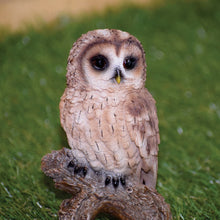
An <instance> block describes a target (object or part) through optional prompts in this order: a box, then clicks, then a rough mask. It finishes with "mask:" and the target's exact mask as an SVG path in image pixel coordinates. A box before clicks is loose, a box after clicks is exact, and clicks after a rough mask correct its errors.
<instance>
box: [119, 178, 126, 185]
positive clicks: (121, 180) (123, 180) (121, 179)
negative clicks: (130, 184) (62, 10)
mask: <svg viewBox="0 0 220 220" xmlns="http://www.w3.org/2000/svg"><path fill="white" fill-rule="evenodd" d="M120 182H121V185H122V186H125V184H126V181H125V177H120Z"/></svg>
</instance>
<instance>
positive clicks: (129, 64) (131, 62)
mask: <svg viewBox="0 0 220 220" xmlns="http://www.w3.org/2000/svg"><path fill="white" fill-rule="evenodd" d="M136 63H137V59H136V58H135V57H132V56H130V57H126V58H125V59H124V62H123V66H124V68H125V69H127V70H131V69H133V68H134V67H135V65H136Z"/></svg>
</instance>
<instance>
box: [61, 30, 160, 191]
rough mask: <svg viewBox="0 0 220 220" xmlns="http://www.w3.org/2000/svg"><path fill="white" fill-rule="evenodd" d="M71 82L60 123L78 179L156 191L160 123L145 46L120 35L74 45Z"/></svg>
mask: <svg viewBox="0 0 220 220" xmlns="http://www.w3.org/2000/svg"><path fill="white" fill-rule="evenodd" d="M66 78H67V87H66V89H65V91H64V94H63V95H62V97H61V101H60V105H59V108H60V120H61V125H62V127H63V129H64V131H65V132H66V135H67V140H68V143H69V145H70V147H71V150H72V153H73V155H74V157H75V158H76V159H77V160H76V161H71V164H70V166H71V167H72V168H73V169H74V173H75V174H76V175H81V176H83V177H84V178H86V177H87V176H88V177H90V178H97V179H99V181H100V179H101V181H100V184H101V185H102V186H103V187H106V188H112V189H114V190H116V189H117V188H118V187H123V188H125V187H126V185H134V184H144V185H146V186H147V187H149V188H155V186H156V180H157V169H158V144H159V142H160V139H159V129H158V118H157V112H156V107H155V100H154V99H153V97H152V96H151V94H150V93H149V92H148V90H147V89H146V88H145V80H146V62H145V53H144V50H143V47H142V45H141V43H140V42H139V41H138V40H137V39H136V38H135V37H134V36H132V35H130V34H129V33H127V32H123V31H120V30H114V29H103V30H94V31H90V32H88V33H87V34H84V35H82V36H81V37H80V38H79V39H78V40H77V41H76V42H75V43H74V44H73V47H72V49H71V50H70V54H69V57H68V64H67V75H66Z"/></svg>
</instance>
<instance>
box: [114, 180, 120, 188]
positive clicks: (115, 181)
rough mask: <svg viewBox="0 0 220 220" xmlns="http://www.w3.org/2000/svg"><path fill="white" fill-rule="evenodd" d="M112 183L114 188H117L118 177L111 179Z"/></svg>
mask: <svg viewBox="0 0 220 220" xmlns="http://www.w3.org/2000/svg"><path fill="white" fill-rule="evenodd" d="M112 184H113V186H114V187H115V188H117V187H118V185H119V179H118V178H113V179H112Z"/></svg>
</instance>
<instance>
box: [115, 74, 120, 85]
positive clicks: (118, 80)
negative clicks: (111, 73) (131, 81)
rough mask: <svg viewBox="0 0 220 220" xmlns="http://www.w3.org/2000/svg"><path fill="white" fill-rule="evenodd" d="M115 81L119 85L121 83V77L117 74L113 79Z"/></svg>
mask: <svg viewBox="0 0 220 220" xmlns="http://www.w3.org/2000/svg"><path fill="white" fill-rule="evenodd" d="M115 80H116V82H117V83H118V84H119V83H120V82H121V76H120V74H118V75H117V76H116V77H115Z"/></svg>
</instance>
